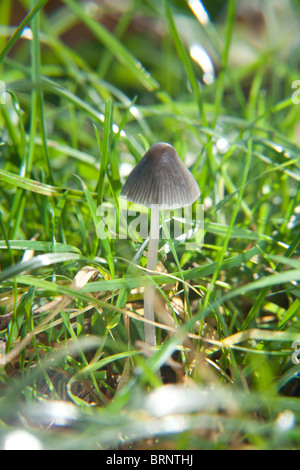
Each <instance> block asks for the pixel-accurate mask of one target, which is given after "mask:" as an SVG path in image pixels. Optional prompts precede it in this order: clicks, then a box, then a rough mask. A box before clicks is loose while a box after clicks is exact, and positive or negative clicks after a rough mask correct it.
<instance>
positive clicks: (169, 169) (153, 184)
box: [121, 142, 200, 346]
mask: <svg viewBox="0 0 300 470" xmlns="http://www.w3.org/2000/svg"><path fill="white" fill-rule="evenodd" d="M199 195H200V190H199V186H198V184H197V182H196V180H195V178H194V177H193V175H192V173H191V172H190V171H189V170H188V169H187V168H186V166H185V165H184V163H183V162H182V161H181V159H180V158H179V156H178V154H177V152H176V150H175V149H174V147H172V145H170V144H167V143H164V142H159V143H157V144H154V145H152V147H150V148H149V150H148V151H147V152H146V153H145V155H144V157H143V158H142V159H141V160H140V161H139V163H138V164H137V165H136V167H135V168H134V169H133V170H132V172H131V173H130V175H129V176H128V178H127V181H126V183H125V185H124V187H123V189H122V191H121V197H123V198H125V199H127V200H128V201H130V202H134V203H136V204H142V205H144V206H146V207H149V208H150V209H151V222H150V234H149V248H148V260H147V269H149V270H151V271H155V270H156V260H157V251H158V241H159V227H160V210H161V209H176V208H179V207H185V206H188V205H190V204H192V203H193V202H194V201H195V200H196V199H197V198H198V197H199ZM144 317H145V319H146V320H150V321H154V286H150V287H147V288H146V289H145V295H144ZM145 341H146V343H147V344H149V345H150V346H155V345H156V338H155V328H154V326H153V325H151V324H150V323H146V322H145Z"/></svg>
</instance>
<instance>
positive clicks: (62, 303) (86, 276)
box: [5, 266, 98, 364]
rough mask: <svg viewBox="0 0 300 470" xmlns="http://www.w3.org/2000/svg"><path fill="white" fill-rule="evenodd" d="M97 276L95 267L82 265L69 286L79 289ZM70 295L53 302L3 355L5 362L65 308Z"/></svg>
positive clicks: (18, 352) (13, 357)
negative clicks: (44, 313)
mask: <svg viewBox="0 0 300 470" xmlns="http://www.w3.org/2000/svg"><path fill="white" fill-rule="evenodd" d="M97 276H98V270H97V269H96V268H92V267H90V266H85V267H83V268H82V269H81V270H80V271H79V272H78V273H77V274H76V276H75V277H74V279H73V281H72V282H71V285H70V288H71V289H73V290H76V291H80V290H81V289H82V288H83V287H84V286H85V285H86V284H87V283H88V282H89V281H90V280H95V279H96V278H97ZM72 300H73V299H72V297H69V296H68V295H63V296H62V297H61V299H60V300H58V301H57V302H55V301H54V302H53V303H52V306H51V307H50V308H51V310H52V309H53V310H52V311H51V312H50V313H49V314H48V315H47V316H46V318H45V319H44V320H43V321H42V322H41V323H40V324H39V325H37V326H36V327H35V328H34V329H33V330H32V331H30V332H29V333H28V334H27V335H26V336H25V338H23V339H22V340H21V341H20V342H19V343H18V344H17V346H15V347H14V348H13V349H12V350H11V351H9V352H8V353H7V355H6V357H5V363H6V364H8V363H9V362H11V361H13V360H14V359H15V358H16V357H17V356H18V355H19V354H20V352H21V351H22V350H23V349H24V348H25V347H26V346H27V344H29V343H30V341H31V340H32V338H33V337H34V336H35V335H36V334H37V333H39V332H40V331H41V330H42V329H43V328H44V327H45V325H47V324H48V323H49V322H50V321H51V320H53V318H55V317H56V315H58V314H59V312H60V311H61V310H63V309H65V308H66V307H67V306H68V305H69V304H70V302H72Z"/></svg>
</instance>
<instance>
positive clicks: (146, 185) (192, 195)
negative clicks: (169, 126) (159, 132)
mask: <svg viewBox="0 0 300 470" xmlns="http://www.w3.org/2000/svg"><path fill="white" fill-rule="evenodd" d="M199 196H200V190H199V186H198V184H197V182H196V180H195V178H194V177H193V175H192V173H191V172H190V171H189V170H188V169H187V168H186V166H185V165H184V163H183V162H182V161H181V159H180V158H179V156H178V154H177V152H176V150H175V149H174V147H172V145H170V144H167V143H164V142H159V143H157V144H154V145H152V147H150V148H149V150H148V151H147V152H146V153H145V155H144V156H143V158H142V159H141V160H140V161H139V163H138V164H137V165H136V167H135V168H134V169H133V170H132V172H131V173H130V175H129V176H128V178H127V180H126V183H125V185H124V186H123V189H122V191H121V197H124V198H126V199H127V200H128V201H130V202H134V203H136V204H142V205H144V206H146V207H151V206H153V205H158V206H159V208H161V209H176V208H179V207H185V206H188V205H190V204H192V203H193V202H194V201H195V200H196V199H197V198H198V197H199Z"/></svg>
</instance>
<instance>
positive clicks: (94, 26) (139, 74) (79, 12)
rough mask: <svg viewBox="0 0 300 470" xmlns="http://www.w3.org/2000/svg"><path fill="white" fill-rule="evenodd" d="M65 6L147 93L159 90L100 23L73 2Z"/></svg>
mask: <svg viewBox="0 0 300 470" xmlns="http://www.w3.org/2000/svg"><path fill="white" fill-rule="evenodd" d="M64 2H65V3H66V5H68V7H69V8H70V9H71V10H72V11H73V12H74V13H75V15H76V16H77V17H78V18H80V20H81V21H83V23H84V24H85V25H86V26H87V27H88V28H89V30H90V31H91V32H92V33H93V34H94V35H95V37H96V38H97V39H98V40H99V41H100V42H101V43H102V44H104V46H105V47H106V48H107V49H108V50H109V51H110V52H111V53H112V54H113V56H114V57H116V58H117V59H118V60H119V61H120V62H121V63H122V64H123V65H124V66H125V67H126V68H127V69H128V70H129V71H130V72H131V73H132V74H133V75H134V76H135V77H136V79H137V80H138V81H139V82H140V83H141V84H142V85H143V86H144V87H146V88H147V90H149V91H153V90H156V89H157V88H159V84H158V82H157V81H156V80H155V79H154V78H153V77H152V76H151V75H150V73H149V72H147V71H146V70H145V68H144V67H143V65H142V64H141V62H140V61H139V60H137V59H136V58H135V57H134V56H133V55H132V54H131V52H130V51H129V50H128V49H127V48H126V47H125V46H124V45H123V44H122V43H121V42H120V41H119V40H118V39H117V38H116V37H115V36H114V35H113V34H111V33H110V32H109V31H108V30H107V29H106V28H105V27H104V26H103V25H102V24H101V23H99V22H98V21H96V20H94V19H93V18H92V17H91V16H90V15H89V14H88V13H86V11H85V10H84V8H82V6H81V5H80V4H79V3H78V2H75V1H74V0H64Z"/></svg>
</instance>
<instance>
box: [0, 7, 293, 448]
mask: <svg viewBox="0 0 300 470" xmlns="http://www.w3.org/2000/svg"><path fill="white" fill-rule="evenodd" d="M21 3H22V5H23V6H24V7H25V9H26V11H27V15H26V16H25V18H24V20H23V21H22V23H20V26H17V27H13V28H12V26H11V24H14V23H13V22H10V20H9V17H10V14H11V13H12V12H11V11H10V10H11V5H10V2H3V3H2V4H1V6H0V8H1V11H0V14H1V18H4V19H6V20H5V21H4V24H3V25H2V26H1V37H0V61H1V63H0V73H1V80H3V81H4V82H5V88H6V93H5V95H3V96H4V98H5V100H4V101H5V102H4V103H2V101H3V98H1V103H2V104H0V144H1V145H0V228H1V232H2V236H1V240H0V253H1V258H0V259H1V272H0V284H1V292H0V308H1V311H0V313H1V315H0V367H1V369H0V370H1V373H0V390H1V398H0V439H1V444H0V445H1V446H4V447H5V442H7V441H6V437H7V434H8V433H10V432H13V431H14V430H15V429H19V428H22V429H25V430H27V431H28V432H29V433H30V434H32V435H33V436H36V437H37V438H38V439H39V441H40V443H41V445H42V446H43V447H44V448H57V449H64V448H74V449H78V448H81V449H92V448H100V449H107V448H125V449H128V448H133V449H134V448H144V447H147V448H149V447H150V448H151V449H165V448H166V449H170V448H171V449H175V450H176V449H204V448H205V449H206V448H209V449H215V448H216V449H222V448H225V449H235V448H247V447H250V448H259V449H273V448H274V449H275V448H276V449H278V448H282V449H285V448H299V442H300V402H299V392H300V388H299V372H300V365H299V364H297V361H295V360H294V361H292V358H293V357H294V358H295V357H296V355H295V354H294V356H292V354H293V352H295V348H296V347H297V346H295V348H294V349H293V348H292V344H293V343H294V344H297V341H300V307H299V288H298V283H299V281H300V262H299V240H300V231H299V207H300V192H299V179H300V173H299V106H300V105H297V104H294V100H293V97H292V93H293V89H292V82H293V81H294V80H296V79H297V78H298V79H299V78H300V77H299V76H298V75H299V72H298V65H297V59H296V57H298V56H297V51H298V46H297V44H298V43H299V20H300V12H299V9H297V8H298V7H297V5H294V3H292V2H289V1H286V2H284V4H283V6H282V9H283V10H282V11H284V13H285V15H286V18H289V19H290V23H289V24H290V28H287V26H286V23H284V21H282V22H281V14H282V12H276V10H275V9H274V10H272V7H271V6H270V5H272V3H273V2H268V4H267V3H266V5H264V6H263V7H262V11H261V12H260V13H259V14H261V15H263V18H264V30H263V31H262V32H261V33H260V34H261V36H260V40H259V44H258V43H257V41H256V39H257V37H256V34H258V33H257V32H255V31H253V30H252V29H251V28H252V27H253V25H252V24H251V22H250V23H249V24H244V25H243V26H242V27H241V23H240V22H239V21H238V18H239V16H238V14H237V10H238V8H239V7H238V2H236V1H234V0H230V1H229V2H228V9H227V10H226V9H224V11H222V15H220V16H218V17H217V20H216V21H215V22H214V23H213V22H211V21H210V20H209V17H205V20H203V23H202V24H201V22H199V19H198V18H197V17H196V15H195V14H194V12H193V8H192V6H193V2H189V4H190V7H189V5H188V4H187V3H188V2H187V3H185V2H181V3H180V2H171V1H164V2H160V1H157V2H150V3H149V2H144V1H138V2H133V3H134V5H131V6H130V5H129V4H128V5H127V7H124V10H122V11H121V10H118V7H117V6H116V5H114V2H112V5H111V6H110V7H107V6H104V4H102V3H100V4H99V5H98V6H97V4H96V3H95V4H94V3H93V2H89V3H88V4H84V3H81V2H75V1H73V0H65V1H64V2H63V3H62V4H61V5H60V6H59V7H58V9H57V10H56V11H54V12H50V11H49V10H47V5H46V3H47V2H45V1H39V2H38V1H34V0H30V1H27V0H22V2H21ZM50 3H51V2H50ZM50 3H49V5H50ZM49 5H48V8H49ZM270 8H271V10H270ZM270 11H272V15H271V14H270ZM211 14H213V12H212V11H211ZM110 15H112V18H113V21H114V28H115V29H114V28H113V27H111V25H109V23H108V24H106V22H105V21H106V20H105V18H106V19H107V18H109V17H110ZM200 19H201V18H200ZM107 21H108V20H107ZM246 23H247V22H246ZM29 25H30V28H31V29H30V30H25V32H26V31H27V33H26V34H24V28H25V27H29ZM290 29H292V30H293V31H294V33H293V34H294V36H293V39H289V40H288V38H290V37H291V34H290V33H291V32H290ZM78 31H79V32H78ZM279 32H280V34H279ZM81 34H82V37H81ZM297 41H298V42H297ZM198 43H199V44H200V45H201V46H203V47H204V48H205V49H206V51H207V53H208V54H209V55H210V56H211V57H212V58H213V62H214V64H215V71H214V72H215V76H214V80H212V82H211V83H209V84H206V83H205V81H203V80H202V78H203V73H204V72H203V70H201V68H200V67H199V65H198V64H197V63H196V61H195V60H193V58H192V56H191V46H192V45H193V44H198ZM246 52H248V53H249V55H247V54H246ZM0 97H2V95H0ZM157 141H167V142H170V143H171V144H172V145H173V146H174V147H175V148H176V150H177V152H178V154H179V155H180V157H181V158H182V159H183V160H184V161H185V163H186V165H187V166H188V167H189V168H190V169H191V171H192V173H193V175H194V176H195V178H196V180H197V182H198V184H199V186H200V189H201V198H200V201H199V202H201V203H203V204H204V221H203V231H204V239H203V243H202V241H201V243H200V241H199V239H198V238H196V236H194V238H192V239H191V240H189V239H187V238H186V239H185V240H182V241H179V240H172V239H170V238H169V239H164V240H161V242H160V251H159V265H158V272H157V273H156V274H155V275H153V276H149V273H147V271H146V269H145V266H146V261H147V256H146V255H147V241H146V240H143V239H141V237H139V236H138V234H137V235H136V236H135V237H134V238H132V239H131V238H127V239H126V238H124V236H123V235H124V233H123V231H122V210H121V206H120V203H119V194H120V191H121V188H122V185H123V184H124V182H125V180H126V175H127V174H128V171H129V168H132V167H133V166H134V165H135V164H136V162H138V161H139V160H140V158H141V157H142V156H143V154H144V152H145V150H147V148H148V147H149V146H150V145H152V144H153V143H155V142H157ZM99 205H101V206H102V208H103V209H104V208H105V209H107V210H108V211H111V213H113V214H115V216H116V225H115V226H113V225H111V226H106V227H105V231H106V233H107V235H108V236H107V238H102V239H101V238H99V237H98V236H97V227H98V224H99V222H100V221H101V217H100V213H99V212H98V211H97V208H98V206H99ZM164 223H165V222H163V224H164ZM119 225H120V226H119ZM114 232H116V234H115V233H114ZM119 234H121V236H119ZM112 235H113V236H112ZM186 242H194V245H193V248H192V249H186V246H187V245H186ZM195 242H197V243H198V245H197V243H196V244H195ZM153 282H154V283H155V284H156V287H157V289H156V290H157V291H158V292H159V298H160V301H159V303H158V304H157V307H156V313H157V316H156V325H157V328H156V332H157V338H158V347H157V348H156V350H155V351H152V354H151V353H150V351H149V350H148V348H147V347H146V345H145V344H144V319H143V290H144V287H145V286H147V285H150V284H151V283H153ZM295 342H296V343H295ZM4 348H5V350H4ZM170 423H171V424H170ZM59 429H62V430H63V429H64V430H66V429H68V431H69V432H68V433H63V432H57V431H58V430H59Z"/></svg>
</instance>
